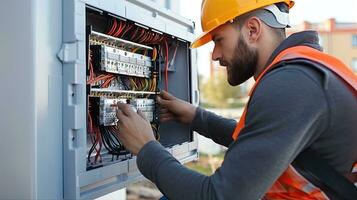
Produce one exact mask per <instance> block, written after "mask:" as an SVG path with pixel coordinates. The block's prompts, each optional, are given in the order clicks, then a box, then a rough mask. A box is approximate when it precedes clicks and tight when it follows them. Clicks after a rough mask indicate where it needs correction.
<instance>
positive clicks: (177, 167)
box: [117, 0, 357, 200]
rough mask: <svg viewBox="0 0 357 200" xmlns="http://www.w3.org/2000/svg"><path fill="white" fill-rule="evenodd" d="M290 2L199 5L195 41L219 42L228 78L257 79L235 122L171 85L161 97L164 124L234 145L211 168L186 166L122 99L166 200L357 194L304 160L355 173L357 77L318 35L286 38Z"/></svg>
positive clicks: (218, 56) (127, 141)
mask: <svg viewBox="0 0 357 200" xmlns="http://www.w3.org/2000/svg"><path fill="white" fill-rule="evenodd" d="M292 6H293V2H292V1H290V0H275V1H274V0H261V1H256V0H226V1H224V2H222V1H218V0H205V1H204V2H203V4H202V18H201V20H202V27H203V31H204V33H203V35H202V36H201V37H199V38H198V39H197V40H196V41H195V42H194V43H193V44H192V47H198V46H201V45H203V44H205V43H207V42H209V41H210V40H213V42H214V43H215V47H214V50H213V54H212V58H213V60H217V61H219V62H220V64H221V65H222V66H226V69H227V79H228V82H229V84H231V85H233V86H235V85H238V84H241V83H243V82H244V81H246V80H247V79H249V78H250V77H252V76H253V77H254V78H255V80H256V84H255V86H254V87H253V89H252V92H251V99H250V100H249V102H248V105H247V107H246V111H245V112H244V114H243V116H242V118H241V120H240V122H239V124H238V125H237V123H236V122H235V121H234V120H230V119H225V118H222V117H219V116H217V115H215V114H213V113H210V112H207V111H205V110H204V109H202V108H196V107H194V106H192V105H191V104H189V103H187V102H184V101H182V100H179V99H177V98H175V97H173V96H171V95H170V94H168V93H166V92H162V93H161V97H159V98H158V102H159V104H160V105H161V116H160V117H161V121H162V122H165V121H170V120H176V121H179V122H182V123H188V124H191V127H192V129H193V130H195V131H197V132H199V133H200V134H202V135H204V136H206V137H209V138H211V139H213V140H214V141H215V142H217V143H219V144H221V145H224V146H226V147H228V151H227V152H226V155H225V159H224V161H223V163H222V166H221V167H220V168H219V169H217V171H216V172H215V173H214V174H213V175H211V176H204V175H202V174H199V173H197V172H194V171H191V170H189V169H186V168H185V167H184V166H182V165H181V164H180V163H179V162H178V161H177V160H176V159H175V158H173V157H172V156H171V155H170V154H169V153H168V152H167V151H166V150H165V149H164V148H163V147H162V146H161V145H160V144H159V143H158V142H156V141H155V139H154V136H153V134H152V130H151V127H150V125H149V123H148V122H146V121H145V120H144V119H143V118H142V117H140V116H139V115H137V114H136V113H134V112H133V111H132V110H131V109H130V107H128V106H127V105H125V104H119V105H118V107H119V110H118V113H117V116H118V118H119V119H120V121H119V123H118V129H119V131H120V133H121V134H120V135H119V137H120V139H121V140H122V142H123V143H124V145H125V146H126V147H127V149H128V150H129V151H131V152H132V153H134V154H135V155H137V164H138V167H139V169H140V171H141V172H142V174H143V175H144V176H145V177H147V178H148V179H150V180H151V181H153V182H154V183H155V184H156V185H157V186H158V188H159V189H160V190H161V191H162V192H163V193H164V194H165V196H167V197H168V198H169V199H204V200H207V199H243V200H250V199H252V200H256V199H260V198H263V197H264V198H265V199H328V198H330V199H343V198H345V199H349V198H350V199H354V197H355V196H354V197H353V195H354V194H355V193H353V190H354V189H352V190H349V191H352V193H351V195H346V194H347V193H345V192H339V191H335V190H334V188H329V187H325V184H324V182H323V181H321V180H320V179H319V176H317V175H315V174H311V173H309V172H310V171H309V170H308V168H307V167H306V166H305V164H309V163H310V161H309V162H305V161H303V159H306V158H308V157H309V156H310V155H312V156H316V157H313V158H314V159H312V161H314V160H315V158H317V159H320V158H321V160H322V161H326V165H328V166H331V168H333V170H334V171H337V172H336V174H337V176H341V177H338V178H341V179H343V180H342V182H343V181H345V182H344V183H346V180H347V179H346V178H344V176H342V174H343V175H346V177H350V176H349V175H351V170H352V168H353V165H354V163H355V162H356V161H357V147H356V142H357V129H356V125H355V122H356V119H357V101H356V94H357V92H356V90H357V79H356V77H355V75H353V73H352V72H351V71H349V70H348V69H347V67H346V66H344V65H343V64H342V63H341V62H339V61H338V60H337V59H335V58H333V57H331V56H328V55H326V54H322V53H321V52H320V51H321V47H320V46H319V45H318V36H317V34H316V33H315V32H312V31H309V32H301V33H297V34H293V35H291V36H290V37H289V38H285V28H286V27H289V21H288V11H289V8H291V7H292ZM139 114H140V113H139ZM311 152H312V153H311ZM300 157H301V158H303V159H301V158H300ZM301 160H302V161H301ZM321 163H323V162H321ZM317 165H319V163H318V164H317ZM324 165H325V164H323V165H322V167H324ZM318 171H319V170H318ZM320 171H324V170H320ZM329 173H330V172H329ZM331 174H332V172H331ZM340 174H341V175H340ZM328 176H329V175H328ZM336 181H337V179H336ZM347 182H348V183H346V184H347V186H351V185H352V183H351V182H352V179H349V180H347ZM336 183H337V182H336ZM338 183H339V182H338ZM327 185H328V184H327ZM352 187H354V186H352ZM341 193H342V194H341ZM341 195H342V196H341ZM346 196H347V197H346Z"/></svg>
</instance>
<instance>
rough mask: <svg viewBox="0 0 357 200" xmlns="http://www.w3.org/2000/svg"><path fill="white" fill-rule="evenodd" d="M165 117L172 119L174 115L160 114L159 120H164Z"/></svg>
mask: <svg viewBox="0 0 357 200" xmlns="http://www.w3.org/2000/svg"><path fill="white" fill-rule="evenodd" d="M166 117H170V118H174V115H173V114H171V113H164V114H160V118H166Z"/></svg>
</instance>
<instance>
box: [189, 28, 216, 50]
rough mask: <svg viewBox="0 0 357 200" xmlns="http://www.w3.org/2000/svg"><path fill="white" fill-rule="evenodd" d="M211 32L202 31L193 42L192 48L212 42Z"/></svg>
mask: <svg viewBox="0 0 357 200" xmlns="http://www.w3.org/2000/svg"><path fill="white" fill-rule="evenodd" d="M210 32H211V31H207V32H204V33H202V34H201V35H200V36H199V37H198V38H197V39H196V40H195V41H193V42H192V44H191V46H190V48H191V49H195V48H198V47H200V46H202V45H205V44H207V43H208V42H210V41H211V40H212V36H211V34H210Z"/></svg>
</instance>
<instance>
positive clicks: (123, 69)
mask: <svg viewBox="0 0 357 200" xmlns="http://www.w3.org/2000/svg"><path fill="white" fill-rule="evenodd" d="M107 19H108V21H107V25H105V26H104V27H103V26H102V25H100V27H96V25H94V29H93V30H104V31H103V32H104V33H105V34H107V35H110V36H112V37H116V38H120V39H121V40H116V39H115V38H112V37H109V36H108V37H106V36H105V35H104V34H102V35H100V34H96V33H93V38H92V37H91V36H92V35H90V48H89V50H88V54H89V55H88V66H87V68H88V69H87V80H86V83H87V87H88V90H87V94H88V104H89V105H88V110H87V115H88V116H87V134H88V155H87V156H88V157H87V167H88V169H93V168H96V167H97V166H99V164H98V163H100V166H105V165H108V164H109V163H110V162H111V161H110V157H112V161H114V159H115V157H116V159H117V160H119V157H120V159H122V158H127V157H128V156H130V153H129V152H128V151H127V150H126V149H125V147H124V146H123V144H122V143H121V141H120V139H119V134H120V133H119V131H118V129H117V128H116V126H113V125H114V124H115V123H114V122H115V120H117V119H116V118H115V113H114V112H115V111H113V109H110V108H109V107H108V103H111V102H117V101H120V102H125V101H126V102H127V103H129V104H132V106H138V107H139V108H143V111H144V112H145V114H147V115H146V116H147V117H148V118H149V117H150V121H151V126H152V130H153V133H154V135H155V138H156V139H157V140H160V134H159V130H158V129H159V124H158V123H159V121H158V120H157V119H158V118H157V117H158V116H157V115H158V110H157V109H158V107H157V106H158V104H157V102H156V101H155V99H156V95H157V92H158V91H159V90H160V89H161V88H159V87H161V84H162V86H163V88H164V90H166V91H168V87H169V79H168V78H169V77H168V76H169V74H168V71H169V67H170V66H171V65H174V63H175V59H176V56H177V55H180V54H178V53H180V51H179V50H178V48H179V46H178V41H176V40H175V38H171V37H170V36H168V35H166V34H164V33H161V32H160V31H157V30H153V29H150V28H145V27H144V26H141V25H138V24H135V23H133V22H131V21H129V20H128V21H127V20H123V19H121V18H119V17H118V18H116V17H108V18H107ZM91 39H92V40H91ZM124 40H126V41H131V42H126V41H124ZM175 41H176V46H175ZM133 42H134V43H137V44H140V45H135V44H133ZM91 45H93V46H91ZM108 46H109V47H110V48H107V47H108ZM144 46H149V47H151V48H145V47H144ZM108 49H109V50H108ZM112 49H113V50H112ZM117 49H119V50H120V53H118V51H117ZM138 54H139V55H138ZM144 56H147V57H149V59H147V57H144ZM171 56H172V57H171ZM104 57H105V58H104ZM150 61H151V63H150ZM149 63H150V65H149ZM149 75H150V76H149ZM170 76H171V74H170ZM161 77H162V78H161ZM170 78H171V77H170ZM123 90H127V92H126V91H123ZM134 91H135V92H134ZM113 104H114V103H113ZM114 110H115V109H114ZM107 162H109V163H107ZM115 162H117V161H115Z"/></svg>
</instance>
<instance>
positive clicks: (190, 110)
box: [157, 91, 196, 123]
mask: <svg viewBox="0 0 357 200" xmlns="http://www.w3.org/2000/svg"><path fill="white" fill-rule="evenodd" d="M157 102H158V103H159V105H160V121H161V122H167V121H171V120H176V121H178V122H181V123H191V122H192V120H193V118H194V117H195V115H196V107H195V106H194V105H192V104H190V103H188V102H186V101H183V100H181V99H178V98H176V97H174V96H172V95H171V94H169V93H167V92H165V91H161V93H160V96H158V97H157Z"/></svg>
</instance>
